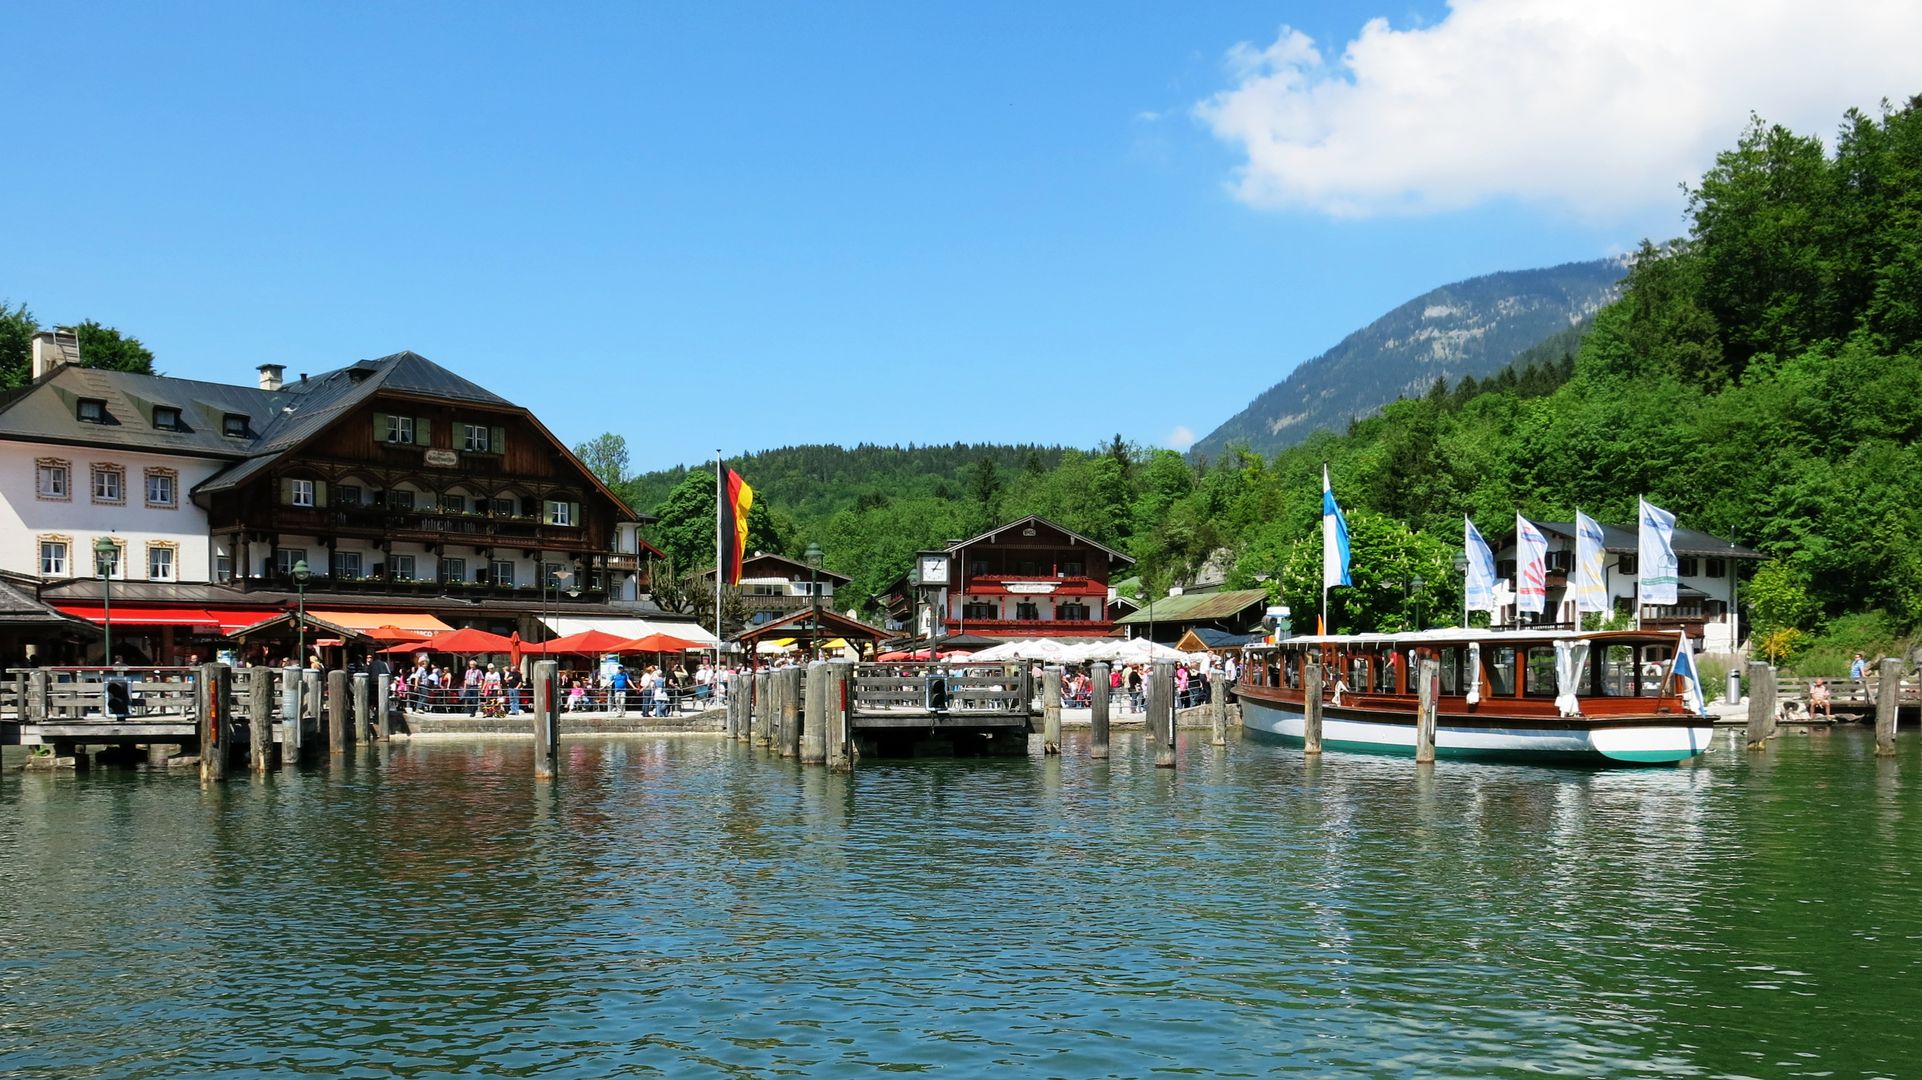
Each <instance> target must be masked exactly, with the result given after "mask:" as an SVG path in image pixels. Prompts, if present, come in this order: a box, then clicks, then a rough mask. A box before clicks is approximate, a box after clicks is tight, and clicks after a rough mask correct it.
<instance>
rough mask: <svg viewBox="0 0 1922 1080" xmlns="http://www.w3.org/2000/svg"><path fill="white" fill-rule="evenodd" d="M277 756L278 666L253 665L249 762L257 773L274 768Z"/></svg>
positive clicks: (249, 682) (249, 678)
mask: <svg viewBox="0 0 1922 1080" xmlns="http://www.w3.org/2000/svg"><path fill="white" fill-rule="evenodd" d="M273 759H274V669H273V668H267V667H257V668H250V669H249V670H248V672H247V761H248V764H249V765H251V766H252V767H253V770H254V771H255V772H257V773H264V772H266V771H267V770H268V769H269V768H270V767H272V763H273Z"/></svg>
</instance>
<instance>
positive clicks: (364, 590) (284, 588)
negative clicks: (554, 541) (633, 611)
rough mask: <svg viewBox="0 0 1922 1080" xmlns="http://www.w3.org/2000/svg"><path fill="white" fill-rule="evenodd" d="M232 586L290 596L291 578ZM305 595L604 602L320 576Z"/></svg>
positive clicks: (467, 584)
mask: <svg viewBox="0 0 1922 1080" xmlns="http://www.w3.org/2000/svg"><path fill="white" fill-rule="evenodd" d="M234 584H235V585H237V586H238V587H239V588H240V590H241V591H242V592H253V591H256V590H267V591H272V592H286V593H290V592H293V591H295V590H294V581H293V578H292V577H291V576H289V575H286V574H270V575H268V576H266V577H255V578H244V579H241V580H239V581H236V582H234ZM306 592H307V595H308V596H310V597H311V596H316V595H323V596H342V595H351V596H393V597H416V598H418V597H448V598H452V599H460V600H526V601H530V602H534V603H542V602H544V603H547V604H572V603H589V604H600V603H604V602H606V600H607V591H606V590H605V589H582V590H580V593H579V595H578V596H570V595H568V593H567V592H566V590H562V589H548V590H546V595H545V598H544V599H543V596H542V590H541V587H540V585H539V584H537V583H534V582H527V583H523V584H518V585H496V584H493V583H491V582H480V581H431V580H430V581H414V580H411V579H409V580H396V579H390V578H385V577H355V578H346V577H326V576H322V575H320V574H315V575H313V576H312V577H310V578H308V579H307V588H306Z"/></svg>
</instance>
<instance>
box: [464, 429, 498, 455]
mask: <svg viewBox="0 0 1922 1080" xmlns="http://www.w3.org/2000/svg"><path fill="white" fill-rule="evenodd" d="M493 434H494V430H493V428H491V427H489V426H487V425H486V424H462V425H461V445H462V446H464V447H465V448H466V450H467V452H468V453H470V454H491V453H493V452H494V450H493V447H492V446H491V443H492V442H493Z"/></svg>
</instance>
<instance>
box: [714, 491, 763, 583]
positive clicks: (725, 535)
mask: <svg viewBox="0 0 1922 1080" xmlns="http://www.w3.org/2000/svg"><path fill="white" fill-rule="evenodd" d="M715 467H716V468H720V466H719V465H718V464H717V465H716V466H715ZM718 479H719V481H720V489H721V503H720V507H719V516H720V519H721V550H720V552H719V554H720V558H721V583H722V584H724V585H739V584H740V583H741V559H742V557H743V556H745V555H746V554H747V512H748V510H749V508H751V507H752V506H753V505H754V489H753V488H751V487H748V486H747V481H745V480H743V479H741V474H740V473H737V472H735V471H734V470H733V469H727V470H725V471H724V475H721V476H720V477H718Z"/></svg>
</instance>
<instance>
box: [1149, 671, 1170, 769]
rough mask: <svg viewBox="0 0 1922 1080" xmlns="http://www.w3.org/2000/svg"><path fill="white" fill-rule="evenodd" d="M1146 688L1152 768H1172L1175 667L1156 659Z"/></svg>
mask: <svg viewBox="0 0 1922 1080" xmlns="http://www.w3.org/2000/svg"><path fill="white" fill-rule="evenodd" d="M1152 678H1153V680H1154V685H1152V686H1150V687H1149V688H1148V733H1149V736H1150V737H1151V738H1153V739H1154V743H1155V768H1157V769H1172V768H1174V767H1175V665H1174V661H1172V660H1156V661H1155V666H1154V675H1153V676H1152Z"/></svg>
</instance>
